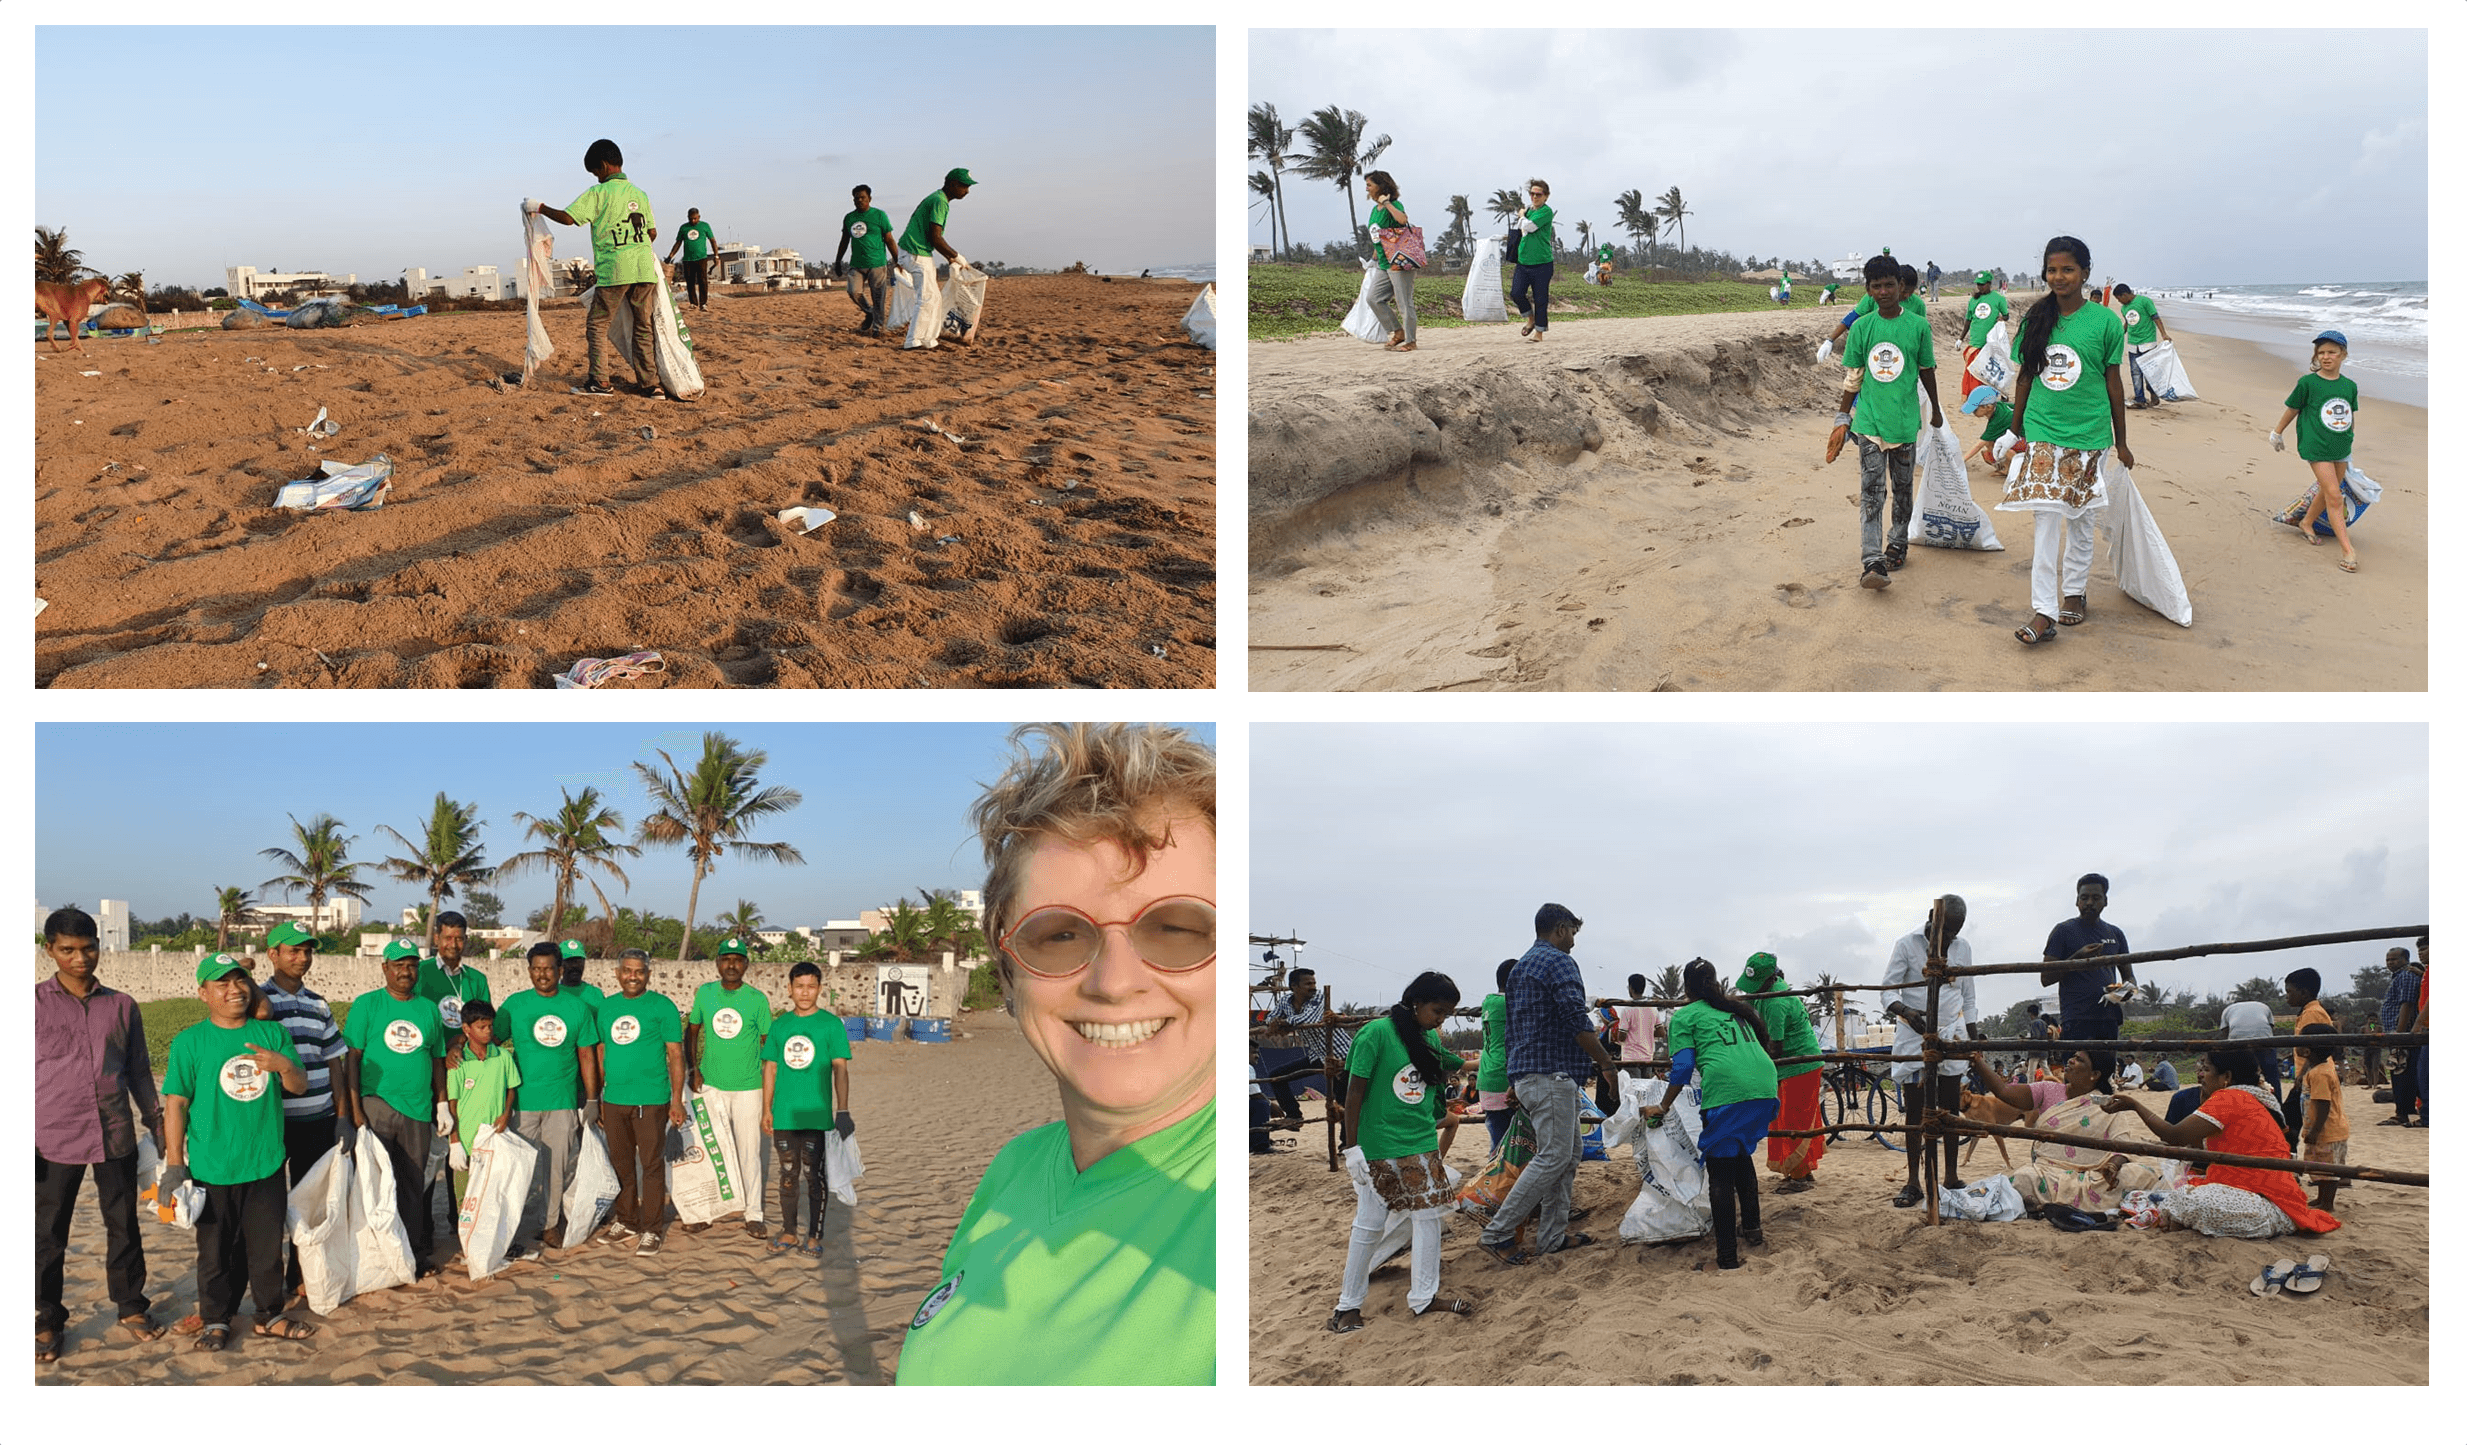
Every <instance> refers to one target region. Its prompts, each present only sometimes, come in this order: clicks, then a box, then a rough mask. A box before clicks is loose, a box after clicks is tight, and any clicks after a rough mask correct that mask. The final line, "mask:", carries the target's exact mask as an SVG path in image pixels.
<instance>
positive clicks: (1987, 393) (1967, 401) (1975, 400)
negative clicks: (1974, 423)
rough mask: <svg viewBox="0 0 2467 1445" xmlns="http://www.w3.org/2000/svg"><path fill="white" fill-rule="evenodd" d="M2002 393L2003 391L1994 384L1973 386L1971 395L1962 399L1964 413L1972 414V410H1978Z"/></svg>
mask: <svg viewBox="0 0 2467 1445" xmlns="http://www.w3.org/2000/svg"><path fill="white" fill-rule="evenodd" d="M2000 395H2002V393H2000V392H1998V391H1997V390H1996V388H1994V387H1992V386H1978V387H1972V388H1971V390H1970V395H1969V396H1967V397H1965V398H1963V399H1962V415H1964V416H1968V415H1970V414H1971V413H1972V412H1974V411H1977V410H1978V409H1979V408H1980V407H1983V406H1985V405H1987V404H1988V403H1989V402H1991V401H1994V400H1995V399H1996V398H1997V397H1998V396H2000Z"/></svg>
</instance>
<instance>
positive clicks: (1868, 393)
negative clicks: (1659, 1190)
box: [1671, 306, 1936, 1049]
mask: <svg viewBox="0 0 2467 1445" xmlns="http://www.w3.org/2000/svg"><path fill="white" fill-rule="evenodd" d="M1842 360H1843V362H1844V363H1845V364H1846V365H1849V366H1852V367H1856V368H1860V369H1863V370H1864V371H1865V372H1866V378H1865V379H1864V380H1862V381H1861V382H1860V383H1859V397H1858V412H1857V414H1856V415H1854V416H1853V417H1852V418H1851V430H1853V431H1855V432H1857V433H1858V434H1859V435H1861V436H1866V437H1874V438H1875V439H1876V440H1878V441H1880V442H1884V443H1886V444H1887V445H1890V446H1900V445H1902V444H1903V443H1904V442H1913V441H1917V440H1918V439H1919V428H1920V426H1921V425H1922V424H1923V423H1924V422H1925V420H1926V418H1925V416H1924V415H1923V412H1924V411H1925V408H1923V407H1921V406H1920V405H1919V372H1920V371H1921V370H1922V369H1923V368H1928V367H1933V366H1934V365H1935V364H1936V337H1935V333H1934V332H1932V331H1930V330H1929V329H1928V325H1927V318H1926V317H1924V316H1922V315H1920V314H1919V313H1918V312H1916V311H1914V310H1912V309H1911V308H1910V307H1908V306H1904V307H1903V308H1902V309H1901V312H1900V314H1898V315H1895V316H1886V315H1884V314H1882V313H1881V312H1870V313H1869V314H1867V315H1865V316H1862V317H1860V318H1859V319H1858V320H1856V321H1854V322H1852V323H1851V324H1850V334H1849V335H1848V336H1846V337H1844V338H1843V339H1842ZM1671 1047H1672V1048H1674V1049H1675V1048H1677V1047H1678V1045H1677V1044H1676V1043H1674V1044H1672V1045H1671Z"/></svg>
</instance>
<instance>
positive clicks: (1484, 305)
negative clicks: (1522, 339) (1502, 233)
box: [1464, 236, 1508, 321]
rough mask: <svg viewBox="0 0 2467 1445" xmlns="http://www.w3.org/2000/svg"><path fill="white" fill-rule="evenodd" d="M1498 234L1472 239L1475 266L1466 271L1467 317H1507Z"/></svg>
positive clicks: (1470, 318)
mask: <svg viewBox="0 0 2467 1445" xmlns="http://www.w3.org/2000/svg"><path fill="white" fill-rule="evenodd" d="M1499 265H1500V262H1499V238H1498V237H1497V236H1484V237H1483V238H1482V239H1481V240H1479V241H1476V242H1474V243H1473V268H1472V269H1471V270H1469V271H1467V272H1466V273H1465V303H1464V310H1465V319H1466V320H1467V321H1505V320H1507V319H1508V296H1507V292H1506V290H1505V289H1504V287H1505V283H1503V282H1502V281H1501V280H1500V279H1499Z"/></svg>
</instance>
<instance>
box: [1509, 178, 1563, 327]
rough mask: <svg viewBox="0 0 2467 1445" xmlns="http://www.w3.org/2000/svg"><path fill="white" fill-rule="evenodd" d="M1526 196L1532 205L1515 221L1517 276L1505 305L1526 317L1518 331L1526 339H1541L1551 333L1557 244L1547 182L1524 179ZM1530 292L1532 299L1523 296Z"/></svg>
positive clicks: (1548, 183)
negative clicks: (1551, 290)
mask: <svg viewBox="0 0 2467 1445" xmlns="http://www.w3.org/2000/svg"><path fill="white" fill-rule="evenodd" d="M1525 198H1526V199H1527V200H1529V201H1531V202H1533V204H1532V205H1530V206H1527V207H1526V208H1525V212H1524V214H1523V215H1521V216H1519V217H1518V218H1517V220H1516V229H1517V231H1518V232H1519V233H1520V235H1519V236H1518V239H1517V242H1516V277H1515V280H1514V281H1513V282H1512V283H1511V284H1510V285H1509V287H1508V304H1509V305H1511V306H1513V307H1515V308H1516V310H1517V314H1518V315H1521V316H1523V317H1524V318H1525V329H1524V331H1523V332H1521V333H1520V334H1521V335H1522V336H1523V337H1524V338H1525V339H1526V340H1527V341H1540V340H1541V339H1542V338H1543V337H1545V336H1548V335H1550V278H1551V273H1552V272H1553V271H1555V270H1556V269H1557V268H1558V263H1557V261H1556V260H1555V259H1554V258H1555V257H1557V256H1558V254H1559V243H1558V240H1557V239H1556V237H1555V236H1554V234H1553V233H1552V231H1551V228H1550V222H1551V215H1552V211H1551V208H1550V182H1548V181H1545V180H1531V181H1527V182H1525ZM1528 292H1530V293H1531V294H1532V298H1533V299H1532V300H1531V301H1530V302H1528V301H1527V300H1526V299H1525V298H1526V295H1527V293H1528Z"/></svg>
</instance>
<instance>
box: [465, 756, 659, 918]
mask: <svg viewBox="0 0 2467 1445" xmlns="http://www.w3.org/2000/svg"><path fill="white" fill-rule="evenodd" d="M557 793H558V796H559V797H560V798H561V799H562V800H563V801H561V802H559V803H558V805H557V811H556V813H555V814H554V815H553V816H550V817H547V818H534V817H532V816H531V815H530V814H529V813H516V814H515V815H514V821H515V822H517V823H520V824H522V825H523V836H525V837H526V838H530V839H533V840H536V841H537V842H538V843H539V844H540V845H541V846H540V847H537V848H534V849H532V850H531V851H530V852H528V853H517V854H515V855H514V856H513V857H511V858H508V859H506V860H505V861H504V862H503V863H500V864H498V865H497V877H498V878H499V879H500V880H503V879H507V878H519V877H522V876H523V875H525V874H528V873H535V872H542V873H546V874H548V876H549V877H550V878H552V879H554V880H555V881H556V890H557V891H556V897H555V901H554V902H553V903H552V904H551V906H550V908H549V911H548V918H549V923H548V927H549V930H550V931H551V932H556V931H559V930H560V929H562V928H563V927H564V921H563V920H564V918H565V910H566V906H567V905H568V904H570V903H572V902H573V901H574V884H575V881H576V880H577V879H579V880H581V882H582V883H583V885H584V886H585V887H587V888H589V889H590V890H591V896H592V897H594V898H597V899H598V900H599V901H600V913H601V915H602V916H603V917H605V918H607V919H608V920H609V926H610V927H611V928H613V927H615V926H616V917H617V915H616V910H615V909H613V908H610V907H609V906H608V895H607V894H606V893H603V892H601V891H600V885H599V883H598V881H597V880H596V879H594V878H592V877H591V870H593V869H597V870H598V871H600V872H602V873H605V874H607V875H608V876H609V877H611V878H613V879H615V880H616V882H617V886H618V887H619V888H632V887H633V886H634V884H633V880H631V879H629V878H627V877H626V876H625V870H624V869H623V868H621V867H619V866H618V865H617V859H619V858H621V857H622V858H639V857H641V856H642V850H641V849H640V848H637V847H635V846H634V845H633V844H631V843H628V842H626V841H625V819H624V818H622V817H619V816H618V814H617V810H616V809H614V808H611V807H609V806H607V804H605V803H604V802H602V801H601V799H600V790H599V789H597V788H594V787H591V786H589V785H588V784H586V785H585V786H584V787H583V790H582V795H581V796H580V797H577V796H575V795H574V794H573V793H571V792H568V791H567V790H566V789H564V788H559V789H558V790H557Z"/></svg>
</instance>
